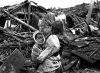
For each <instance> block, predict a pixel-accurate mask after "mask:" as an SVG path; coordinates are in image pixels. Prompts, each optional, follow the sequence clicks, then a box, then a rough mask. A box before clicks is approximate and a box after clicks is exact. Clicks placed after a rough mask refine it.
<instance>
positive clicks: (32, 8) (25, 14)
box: [0, 0, 46, 29]
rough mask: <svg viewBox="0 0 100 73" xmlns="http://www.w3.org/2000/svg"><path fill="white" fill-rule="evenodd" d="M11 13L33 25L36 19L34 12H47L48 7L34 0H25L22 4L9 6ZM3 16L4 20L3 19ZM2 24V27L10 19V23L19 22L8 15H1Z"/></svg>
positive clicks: (36, 26) (8, 9) (0, 22)
mask: <svg viewBox="0 0 100 73" xmlns="http://www.w3.org/2000/svg"><path fill="white" fill-rule="evenodd" d="M6 10H7V11H8V12H9V14H12V15H14V16H15V17H17V18H19V19H21V20H22V21H24V22H25V23H27V24H29V25H32V24H33V22H32V21H34V17H33V16H34V13H35V12H39V13H46V9H45V8H44V7H42V6H40V5H37V3H35V2H34V1H28V0H26V1H24V2H22V3H20V4H15V5H13V6H8V7H7V9H6ZM2 18H3V20H2ZM0 19H1V20H0V24H1V26H2V27H4V25H5V23H6V21H7V20H10V24H13V25H17V24H18V22H17V23H16V21H15V20H13V19H9V17H8V16H1V17H0ZM34 26H35V28H36V29H38V25H35V23H34Z"/></svg>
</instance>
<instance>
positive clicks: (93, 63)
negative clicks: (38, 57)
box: [0, 0, 100, 73]
mask: <svg viewBox="0 0 100 73" xmlns="http://www.w3.org/2000/svg"><path fill="white" fill-rule="evenodd" d="M31 3H34V4H35V5H31ZM98 3H99V2H98ZM89 7H91V9H90V10H89ZM96 10H97V11H96ZM57 11H58V10H57V9H55V10H53V11H52V12H57ZM61 11H63V12H64V13H65V15H66V22H67V24H65V25H67V27H65V28H64V31H63V35H62V36H60V37H59V39H60V43H61V47H62V49H63V50H62V55H61V57H62V59H61V62H62V70H63V73H100V24H99V21H100V20H99V19H100V18H99V16H98V13H99V12H98V11H99V8H98V4H97V3H94V7H93V6H92V3H90V4H86V3H83V4H80V5H76V6H75V7H71V8H65V9H61ZM35 13H37V16H39V17H40V18H39V19H41V15H39V14H38V13H40V14H42V15H43V16H44V18H43V20H45V23H44V25H45V24H46V23H48V25H45V27H43V25H41V26H39V27H38V24H37V23H36V22H34V21H38V19H35V18H37V16H36V15H35ZM46 13H47V9H45V8H44V7H42V6H40V5H38V4H37V3H35V2H34V1H31V2H29V1H28V0H26V1H24V2H22V3H20V4H15V5H13V6H5V7H3V8H0V73H37V72H36V69H35V67H33V62H32V57H31V53H32V48H33V45H34V44H35V43H37V44H41V42H39V41H37V40H38V39H37V38H36V37H34V35H36V34H37V33H38V32H36V31H40V27H41V29H43V30H45V31H43V32H42V31H41V32H42V36H43V37H42V38H40V37H39V39H42V45H40V46H41V47H42V48H44V47H45V40H46V39H47V38H48V36H49V35H50V34H51V32H50V29H51V28H50V26H51V24H52V22H53V21H52V22H50V21H49V20H46V19H47V18H46V16H45V15H46ZM55 14H56V13H55ZM38 22H39V21H38ZM6 24H7V26H6ZM9 24H10V25H9ZM12 25H13V26H12ZM48 31H49V32H48ZM73 31H75V32H73ZM45 32H46V33H47V34H48V35H44V33H45ZM38 36H39V35H38ZM38 36H37V37H38Z"/></svg>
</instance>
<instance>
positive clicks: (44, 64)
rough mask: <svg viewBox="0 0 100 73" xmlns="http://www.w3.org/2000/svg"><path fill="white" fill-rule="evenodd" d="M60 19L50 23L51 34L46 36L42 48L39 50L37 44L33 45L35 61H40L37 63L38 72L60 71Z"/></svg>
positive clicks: (56, 72) (51, 72) (60, 72)
mask: <svg viewBox="0 0 100 73" xmlns="http://www.w3.org/2000/svg"><path fill="white" fill-rule="evenodd" d="M62 25H63V24H62V22H61V21H55V22H54V23H53V25H52V30H51V31H52V34H51V35H50V36H49V37H48V38H47V40H46V45H45V49H44V50H40V49H39V46H38V45H34V46H33V50H34V49H36V47H37V49H36V50H38V52H39V53H38V55H39V56H38V57H37V62H40V64H39V65H38V68H37V71H38V72H39V73H62V69H61V61H60V59H61V57H60V54H61V48H60V41H59V38H58V37H59V36H60V34H61V33H62V31H63V26H62Z"/></svg>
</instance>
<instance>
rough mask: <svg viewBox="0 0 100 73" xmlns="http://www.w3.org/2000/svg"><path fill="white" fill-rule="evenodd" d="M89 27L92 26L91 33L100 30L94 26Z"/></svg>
mask: <svg viewBox="0 0 100 73" xmlns="http://www.w3.org/2000/svg"><path fill="white" fill-rule="evenodd" d="M89 26H90V29H91V31H95V30H99V28H97V27H94V26H93V25H89Z"/></svg>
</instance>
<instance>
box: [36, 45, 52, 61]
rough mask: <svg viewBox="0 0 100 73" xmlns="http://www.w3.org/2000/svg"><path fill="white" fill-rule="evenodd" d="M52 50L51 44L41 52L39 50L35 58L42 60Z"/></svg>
mask: <svg viewBox="0 0 100 73" xmlns="http://www.w3.org/2000/svg"><path fill="white" fill-rule="evenodd" d="M52 50H53V46H49V47H47V48H46V49H45V50H44V51H43V52H41V54H40V55H39V57H38V58H37V59H38V60H40V61H44V60H45V59H46V58H47V57H48V56H49V55H50V54H51V53H52Z"/></svg>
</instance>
